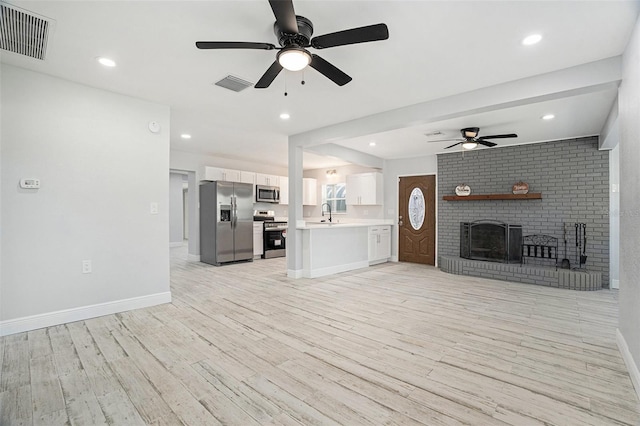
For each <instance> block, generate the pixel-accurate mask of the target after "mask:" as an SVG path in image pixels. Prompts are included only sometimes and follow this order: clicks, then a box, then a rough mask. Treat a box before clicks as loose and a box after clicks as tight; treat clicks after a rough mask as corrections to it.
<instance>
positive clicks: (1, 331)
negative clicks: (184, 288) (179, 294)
mask: <svg viewBox="0 0 640 426" xmlns="http://www.w3.org/2000/svg"><path fill="white" fill-rule="evenodd" d="M163 303H171V292H169V291H167V292H165V293H156V294H150V295H148V296H140V297H132V298H131V299H124V300H115V301H113V302H106V303H100V304H97V305H89V306H81V307H79V308H72V309H65V310H62V311H56V312H49V313H46V314H38V315H32V316H29V317H22V318H16V319H11V320H6V321H0V336H7V335H9V334H15V333H22V332H24V331H31V330H37V329H39V328H44V327H50V326H52V325H58V324H64V323H68V322H75V321H82V320H85V319H89V318H95V317H101V316H103V315H110V314H115V313H118V312H124V311H130V310H132V309H140V308H148V307H149V306H155V305H161V304H163Z"/></svg>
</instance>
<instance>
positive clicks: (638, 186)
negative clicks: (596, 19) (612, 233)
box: [618, 20, 640, 396]
mask: <svg viewBox="0 0 640 426" xmlns="http://www.w3.org/2000/svg"><path fill="white" fill-rule="evenodd" d="M622 78H623V80H622V83H621V85H620V89H619V92H618V98H619V105H618V109H619V120H620V230H621V236H620V296H619V303H620V316H619V324H618V329H619V334H618V345H619V346H620V349H621V353H622V355H623V357H624V359H625V361H626V363H627V367H628V368H629V373H630V374H631V379H632V381H633V382H634V385H635V387H636V392H638V395H639V396H640V373H639V372H638V366H640V331H639V330H640V261H639V257H638V250H639V249H640V244H639V242H640V197H639V196H638V194H640V168H639V167H638V164H640V120H639V119H638V117H640V20H638V22H637V23H636V27H635V30H634V32H633V35H632V36H631V39H630V41H629V45H628V46H627V49H626V51H625V53H624V56H623V68H622Z"/></svg>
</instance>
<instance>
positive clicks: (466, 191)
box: [456, 183, 471, 197]
mask: <svg viewBox="0 0 640 426" xmlns="http://www.w3.org/2000/svg"><path fill="white" fill-rule="evenodd" d="M470 194H471V188H469V185H467V184H466V183H463V184H462V185H458V186H456V195H457V196H459V197H466V196H468V195H470Z"/></svg>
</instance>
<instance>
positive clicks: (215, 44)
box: [196, 41, 276, 50]
mask: <svg viewBox="0 0 640 426" xmlns="http://www.w3.org/2000/svg"><path fill="white" fill-rule="evenodd" d="M196 47H197V48H198V49H261V50H273V49H275V48H276V46H275V45H273V44H271V43H252V42H247V41H196Z"/></svg>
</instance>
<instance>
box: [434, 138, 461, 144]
mask: <svg viewBox="0 0 640 426" xmlns="http://www.w3.org/2000/svg"><path fill="white" fill-rule="evenodd" d="M455 141H458V142H464V139H453V138H449V139H436V140H433V141H427V143H432V142H455Z"/></svg>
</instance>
